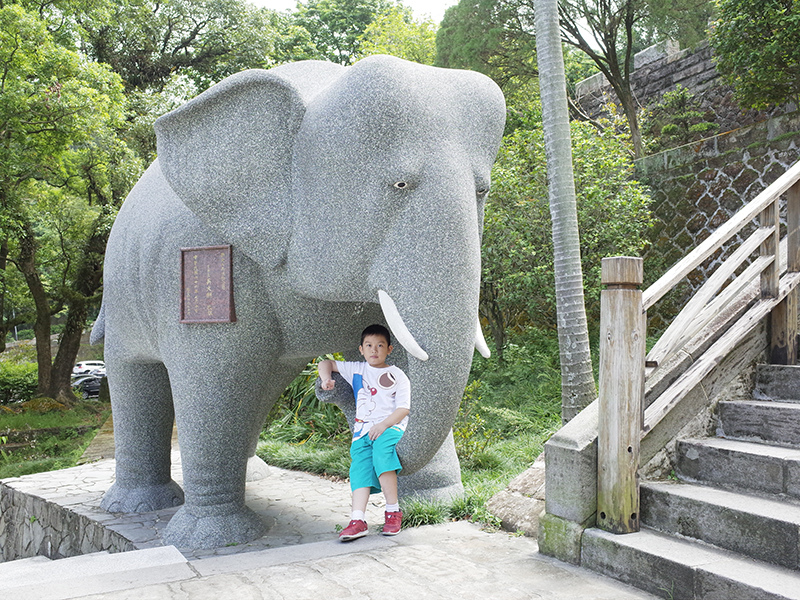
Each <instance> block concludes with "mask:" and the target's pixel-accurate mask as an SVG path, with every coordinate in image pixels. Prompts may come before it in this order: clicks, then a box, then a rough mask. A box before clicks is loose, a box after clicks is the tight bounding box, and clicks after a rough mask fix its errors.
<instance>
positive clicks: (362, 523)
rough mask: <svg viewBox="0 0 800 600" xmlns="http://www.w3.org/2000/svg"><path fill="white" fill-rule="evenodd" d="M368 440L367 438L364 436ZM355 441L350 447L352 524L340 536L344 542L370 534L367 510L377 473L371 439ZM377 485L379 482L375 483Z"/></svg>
mask: <svg viewBox="0 0 800 600" xmlns="http://www.w3.org/2000/svg"><path fill="white" fill-rule="evenodd" d="M364 438H366V436H364ZM364 438H360V439H358V440H354V441H353V443H352V444H351V446H350V458H351V459H352V462H351V463H350V488H351V489H352V490H353V501H352V508H353V512H352V514H351V515H350V523H349V524H348V525H347V527H345V528H344V529H343V530H342V532H341V533H340V534H339V539H340V540H341V541H343V542H349V541H351V540H356V539H358V538H360V537H364V536H365V535H367V533H368V528H367V519H366V514H365V513H366V510H367V503H368V502H369V495H370V493H371V492H372V483H373V479H375V473H374V470H373V469H372V444H371V443H370V442H369V439H364ZM375 483H376V484H377V483H378V482H377V481H375Z"/></svg>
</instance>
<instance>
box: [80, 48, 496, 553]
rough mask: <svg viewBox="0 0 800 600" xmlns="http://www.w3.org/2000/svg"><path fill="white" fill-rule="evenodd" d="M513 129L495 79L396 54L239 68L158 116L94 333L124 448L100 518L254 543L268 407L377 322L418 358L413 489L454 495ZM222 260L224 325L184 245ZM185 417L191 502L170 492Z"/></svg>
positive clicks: (184, 542)
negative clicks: (497, 188)
mask: <svg viewBox="0 0 800 600" xmlns="http://www.w3.org/2000/svg"><path fill="white" fill-rule="evenodd" d="M504 122H505V103H504V99H503V95H502V93H501V92H500V90H499V88H498V87H497V86H496V85H495V84H494V83H493V82H492V81H491V80H490V79H488V78H487V77H485V76H483V75H480V74H477V73H474V72H468V71H458V70H448V69H439V68H434V67H429V66H423V65H419V64H415V63H410V62H407V61H404V60H400V59H397V58H393V57H388V56H374V57H369V58H365V59H363V60H361V61H359V62H358V63H356V64H355V65H353V66H351V67H342V66H339V65H334V64H331V63H326V62H320V61H303V62H297V63H292V64H287V65H283V66H280V67H276V68H273V69H270V70H251V71H244V72H241V73H238V74H236V75H233V76H231V77H229V78H227V79H225V80H224V81H222V82H220V83H219V84H217V85H215V86H213V87H212V88H210V89H209V90H207V91H206V92H204V93H202V94H200V95H199V96H198V97H196V98H195V99H193V100H191V101H190V102H188V103H186V104H185V105H183V106H181V107H179V108H178V109H176V110H174V111H172V112H170V113H168V114H166V115H164V116H163V117H161V118H160V119H158V121H157V122H156V125H155V129H156V134H157V139H158V146H157V148H158V159H157V160H156V161H154V162H153V164H152V165H151V166H150V167H149V168H148V169H147V171H146V172H145V174H144V175H143V176H142V178H141V179H140V180H139V182H138V183H137V184H136V186H135V187H134V188H133V190H132V191H131V193H130V194H129V196H128V197H127V199H126V200H125V202H124V204H123V206H122V208H121V209H120V211H119V215H118V216H117V219H116V222H115V223H114V226H113V229H112V231H111V234H110V237H109V241H108V248H107V252H106V258H105V275H104V277H105V284H104V296H103V306H102V309H101V313H100V316H99V318H98V320H97V322H96V324H95V327H94V330H93V332H92V339H93V341H97V340H99V339H103V338H104V339H105V361H106V364H107V369H108V381H109V386H110V392H111V399H112V409H113V414H114V425H115V438H116V460H117V463H116V480H115V483H114V484H113V485H112V487H111V488H110V489H109V490H108V491H107V492H106V494H105V496H104V498H103V501H102V507H103V508H105V509H106V510H109V511H111V512H144V511H150V510H158V509H161V508H164V507H168V506H175V505H178V504H180V503H183V506H181V508H180V509H179V510H178V512H177V513H176V514H175V515H174V517H173V518H172V520H171V521H170V523H169V524H168V526H167V527H166V529H165V530H164V533H163V538H164V540H165V542H167V543H171V544H174V545H176V546H180V547H195V548H197V547H213V546H220V545H225V544H230V543H243V542H245V541H249V540H251V539H255V538H257V537H260V536H261V535H263V534H264V532H265V527H264V525H263V523H262V522H261V520H260V519H259V518H258V516H257V515H256V514H255V513H254V512H252V511H251V510H250V509H248V508H247V507H246V506H245V502H244V488H245V477H246V470H247V463H248V457H251V456H253V453H254V449H255V444H256V441H257V439H258V434H259V430H260V429H261V427H262V426H263V423H264V421H265V419H266V415H267V413H268V411H269V410H270V408H271V406H272V404H273V403H274V402H275V400H276V399H277V398H278V397H279V395H280V394H281V392H282V391H283V390H284V389H285V387H286V386H287V385H288V384H289V383H290V382H291V381H292V379H293V378H294V377H295V376H296V375H297V374H298V373H299V372H300V371H301V370H302V369H303V367H304V366H305V365H306V364H307V363H308V361H309V359H310V358H313V357H314V356H318V355H321V354H324V353H329V352H335V351H344V350H347V349H353V350H354V349H355V348H356V347H357V345H358V342H359V334H360V332H361V330H362V328H363V327H365V326H366V325H368V324H371V323H374V322H379V323H385V324H387V325H388V326H389V328H390V329H391V331H392V333H393V335H394V337H395V339H396V342H395V346H396V347H397V346H398V345H402V346H403V347H404V348H405V350H406V353H402V352H396V353H395V354H402V355H403V356H401V357H400V366H401V367H402V368H403V369H404V370H405V371H406V373H407V374H408V376H409V377H410V379H411V382H412V386H413V389H412V393H413V396H412V403H413V409H412V411H413V412H412V416H411V419H410V423H409V426H408V430H407V432H406V435H405V436H404V438H403V439H402V441H401V442H400V444H399V445H398V448H397V451H398V454H399V456H400V458H401V461H402V464H403V469H404V471H403V473H404V474H407V475H409V481H412V482H414V481H415V480H414V477H415V475H414V474H415V473H417V472H419V473H418V475H420V474H423V473H425V472H426V469H428V470H430V473H431V477H432V479H433V481H434V483H433V484H429V487H432V488H437V487H440V488H452V486H457V487H458V486H460V476H459V474H458V464H457V459H455V458H454V457H455V454H454V451H453V444H452V436H450V437H449V441H448V442H447V443H446V444H444V446H443V445H442V444H443V442H445V441H446V440H448V434H449V433H450V431H451V427H452V424H453V421H454V419H455V416H456V414H457V411H458V407H459V402H460V400H461V397H462V394H463V390H464V386H465V385H466V381H467V376H468V372H469V369H470V364H471V361H472V356H473V351H474V349H475V348H476V345H477V347H478V349H479V350H480V351H482V352H483V353H488V349H487V348H486V344H485V342H484V341H483V336H482V334H481V332H480V326H479V324H478V312H477V311H478V292H479V278H480V239H481V229H482V220H483V210H484V202H485V199H486V194H487V192H488V190H489V175H490V169H491V166H492V163H493V161H494V159H495V155H496V153H497V150H498V147H499V143H500V140H501V136H502V133H503V127H504ZM217 247H223V248H227V253H228V254H227V257H228V258H227V260H228V263H226V264H227V265H228V266H227V267H224V268H229V272H228V273H227V274H226V273H223V274H222V275H220V273H219V270H220V269H222V270H223V271H224V268H223V267H214V268H215V269H216V270H215V273H214V276H215V277H218V276H219V277H221V281H222V283H218V282H216V279H215V285H217V286H219V285H221V286H222V289H223V291H224V288H225V283H224V282H225V281H226V279H225V277H226V276H227V281H229V283H230V286H231V287H232V289H230V290H228V292H227V293H228V294H229V295H230V299H231V300H232V304H231V306H228V308H227V309H225V308H224V307H223V312H224V311H225V310H227V312H226V313H225V314H226V315H227V317H225V318H223V319H222V321H221V322H213V320H211V319H209V320H203V319H196V320H192V319H188V318H186V313H185V312H184V311H186V310H187V308H186V305H187V304H188V305H189V309H192V307H193V306H194V305H195V304H197V305H198V306H200V305H202V306H203V307H204V306H205V304H202V302H203V301H204V300H203V291H204V290H203V289H200V288H201V287H202V286H203V285H205V275H203V274H200V275H198V274H197V272H195V273H194V275H191V273H190V274H189V275H188V277H187V271H186V269H187V268H190V267H187V266H186V264H187V263H186V260H187V259H186V257H187V256H192V254H191V252H189V253H188V254H187V249H214V248H217ZM194 256H200V257H201V258H202V257H203V254H202V252H199V254H196V255H194ZM220 256H222V257H223V258H221V259H220V260H222V261H223V262H224V261H225V260H226V259H225V258H224V253H221V254H220ZM220 264H222V263H220ZM209 269H210V267H209ZM196 270H197V269H196V268H195V271H196ZM210 273H211V271H210V270H209V278H208V282H209V285H210V281H211V275H210ZM192 277H194V279H192ZM193 287H194V289H192V288H193ZM209 289H210V287H209ZM215 290H216V291H215V292H214V294H217V293H218V290H217V289H216V288H215ZM211 295H212V294H211V292H209V297H211ZM215 297H216V296H215ZM194 307H195V308H196V306H194ZM209 307H210V305H209ZM214 310H216V309H214ZM211 312H213V311H212V309H211V308H209V314H210V313H211ZM226 319H227V320H226ZM395 354H393V357H394V356H395ZM173 418H174V419H175V421H176V423H177V427H178V438H179V443H180V448H181V453H182V464H183V485H184V490H185V498H184V490H181V489H180V487H179V486H178V485H177V484H176V483H175V482H174V481H172V480H171V477H170V435H171V430H172V424H173ZM440 447H441V448H442V450H440ZM437 452H438V455H437ZM437 456H438V458H437V459H436V460H434V461H432V459H433V458H434V457H437ZM448 456H451V457H453V459H454V460H455V461H456V462H455V470H453V466H452V464H450V465H449V466H448V464H447V463H448V458H447V457H448ZM431 461H432V462H433V463H434V465H436V464H438V466H433V467H426V465H427V464H428V463H429V462H431ZM437 469H438V471H439V473H438V474H436V472H435V471H437ZM422 479H426V478H425V477H422ZM425 485H426V484H424V483H423V482H422V481H421V480H420V479H419V478H418V479H417V480H416V482H415V483H412V484H411V486H410V487H411V488H414V487H415V486H421V487H424V486H425ZM405 487H406V488H408V487H409V486H408V485H407V486H405Z"/></svg>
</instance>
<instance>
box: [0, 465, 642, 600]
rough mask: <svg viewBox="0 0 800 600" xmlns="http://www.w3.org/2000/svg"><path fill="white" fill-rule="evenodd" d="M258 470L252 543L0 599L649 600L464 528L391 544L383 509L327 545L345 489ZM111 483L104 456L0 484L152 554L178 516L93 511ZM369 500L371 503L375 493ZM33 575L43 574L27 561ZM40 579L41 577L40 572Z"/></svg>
mask: <svg viewBox="0 0 800 600" xmlns="http://www.w3.org/2000/svg"><path fill="white" fill-rule="evenodd" d="M173 462H174V465H173V475H174V478H175V479H176V481H178V482H180V480H181V473H180V454H179V452H177V451H176V452H174V453H173ZM265 474H266V476H265V478H264V479H262V480H260V481H257V482H250V483H248V484H247V492H246V493H247V503H248V505H249V506H250V507H251V508H253V509H254V510H255V511H256V512H258V513H259V514H260V515H261V516H262V518H263V519H264V520H265V521H266V523H267V524H268V525H269V532H268V533H267V535H266V536H264V537H263V538H261V539H259V540H256V541H254V542H251V543H249V544H241V545H238V546H232V547H227V548H217V549H214V550H202V551H191V550H186V549H179V550H180V551H181V553H182V554H183V557H184V559H185V562H182V564H180V565H174V566H164V567H163V568H162V571H163V573H161V574H159V578H157V579H155V581H164V583H153V581H154V579H153V576H152V573H150V574H148V573H146V572H145V571H135V570H131V572H130V575H129V577H127V578H126V577H124V573H123V576H122V580H120V577H119V576H117V577H116V578H115V579H114V585H115V586H116V587H115V588H112V589H116V590H117V591H109V592H105V593H101V594H94V595H92V594H93V593H94V592H91V593H84V592H83V591H81V588H80V586H79V585H78V587H75V588H74V590H73V591H72V592H70V593H66V595H65V594H64V592H63V591H62V592H59V594H56V593H55V592H54V591H52V590H55V589H56V588H57V587H58V585H56V584H53V586H54V587H53V588H48V587H47V586H42V587H41V588H39V587H37V588H36V589H35V591H34V592H33V593H32V595H26V594H25V593H22V590H20V592H19V593H16V594H15V593H14V591H13V590H8V593H9V595H8V597H10V598H11V597H13V598H15V599H16V600H23V599H24V598H41V599H46V598H53V599H55V598H93V599H94V598H96V599H100V598H109V599H110V598H114V599H130V600H150V599H152V600H159V599H175V600H184V599H185V600H188V599H191V600H203V599H205V598H209V599H214V600H216V599H218V598H235V599H237V600H238V599H249V598H253V599H265V600H266V599H287V600H288V599H292V600H302V599H304V598H309V599H312V598H313V599H314V600H319V599H320V598H322V599H323V600H336V599H339V598H354V599H355V598H358V599H373V598H374V599H376V600H377V599H383V600H387V599H388V600H392V599H405V598H409V599H411V598H413V599H415V600H418V599H423V598H424V599H428V598H432V599H440V598H441V599H451V598H453V599H455V598H459V599H464V600H471V599H475V600H478V599H480V600H486V599H493V598H497V599H502V600H509V599H515V598H520V599H522V598H526V599H528V598H544V599H550V600H581V599H593V600H634V599H637V600H638V599H643V600H644V599H652V598H653V596H651V595H649V594H646V593H644V592H641V591H638V590H636V589H634V588H630V587H628V586H625V585H622V584H620V583H617V582H615V581H613V580H611V579H607V578H604V577H601V576H599V575H595V574H593V573H590V572H588V571H584V570H581V569H577V568H575V567H572V566H571V565H566V564H564V563H560V562H558V561H555V560H553V559H550V558H548V557H545V556H542V555H540V554H539V553H538V547H537V544H536V541H535V540H533V539H531V538H525V537H517V536H512V535H509V534H507V533H502V532H486V531H482V530H481V528H480V527H479V526H478V525H475V524H472V523H466V522H459V523H448V524H444V525H437V526H428V527H420V528H414V529H406V530H403V531H402V532H401V533H400V535H398V536H396V537H383V536H380V535H376V531H375V530H376V529H377V525H378V524H379V523H382V507H381V506H378V505H377V504H375V503H371V504H370V506H369V507H368V519H369V521H370V524H371V526H372V527H371V529H372V532H371V533H372V535H370V536H368V537H366V538H362V539H360V540H356V541H354V542H350V543H347V544H343V543H340V542H339V541H338V540H337V535H336V527H337V525H343V524H345V522H346V521H347V518H348V513H349V504H350V491H349V486H348V485H347V484H346V483H342V482H336V481H330V480H327V479H322V478H319V477H315V476H313V475H309V474H306V473H299V472H294V471H286V470H283V469H278V468H275V467H268V468H267V469H266V473H265ZM113 476H114V461H113V460H112V459H103V460H101V461H99V462H95V463H91V464H85V465H82V466H78V467H75V468H72V469H65V470H63V471H53V472H49V473H40V474H37V475H29V476H25V477H20V478H16V479H7V480H4V481H3V484H4V485H6V486H8V487H10V488H13V489H14V490H15V491H17V492H23V493H25V494H30V495H33V496H38V497H40V498H44V499H46V500H48V501H50V502H53V503H56V504H59V505H61V506H64V507H65V508H67V509H69V510H71V511H75V512H77V513H79V514H82V515H85V516H87V517H89V518H90V519H93V520H94V521H96V522H97V523H100V524H102V525H103V526H104V527H105V528H108V529H113V530H114V531H116V532H117V533H119V534H121V535H123V536H124V537H126V538H127V539H129V540H130V541H131V542H133V545H134V546H135V547H136V548H140V549H146V548H158V547H160V546H161V541H160V538H159V536H158V533H159V531H160V530H161V529H162V528H163V527H164V525H165V524H166V523H167V522H168V521H169V519H170V518H171V516H172V514H174V512H175V510H177V509H170V510H165V511H158V512H156V513H147V514H141V515H119V514H117V515H112V514H108V513H105V512H104V511H102V510H101V509H100V508H99V503H100V498H101V497H102V494H103V492H104V491H105V490H106V489H107V488H108V487H109V486H110V484H111V482H112V481H113ZM373 498H375V500H376V501H377V499H378V498H379V496H373ZM165 550H166V549H165ZM112 556H116V557H118V556H120V555H118V554H116V555H112ZM179 558H180V557H179ZM65 560H67V561H68V560H72V559H65ZM57 562H59V563H60V562H61V561H57ZM6 564H13V563H6ZM36 568H37V569H39V568H41V569H44V568H45V567H44V566H42V567H39V565H38V563H37V566H36ZM41 573H42V576H43V575H44V571H41ZM162 575H163V579H162V578H160V577H161V576H162ZM81 577H82V579H84V580H85V584H86V585H85V587H86V590H87V592H88V591H89V590H97V589H102V588H98V587H96V586H97V585H98V582H97V579H102V578H103V577H107V578H109V580H110V579H111V577H110V576H99V575H98V576H96V577H95V578H94V579H92V577H91V574H90V573H87V574H86V575H85V576H83V575H81ZM90 584H91V585H90ZM65 585H66V584H65V583H64V582H63V581H62V582H61V587H60V588H59V589H62V590H63V588H64V587H65ZM70 585H71V584H70ZM76 585H77V584H76ZM92 585H94V586H95V587H92ZM2 587H3V586H2V581H0V589H2ZM67 587H69V586H67ZM48 590H50V591H48ZM0 595H3V594H2V593H0Z"/></svg>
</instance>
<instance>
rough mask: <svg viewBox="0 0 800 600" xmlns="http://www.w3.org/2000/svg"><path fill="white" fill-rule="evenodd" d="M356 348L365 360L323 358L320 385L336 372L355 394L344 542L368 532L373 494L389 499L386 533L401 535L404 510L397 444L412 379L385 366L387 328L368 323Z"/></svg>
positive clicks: (331, 385) (328, 387) (330, 383)
mask: <svg viewBox="0 0 800 600" xmlns="http://www.w3.org/2000/svg"><path fill="white" fill-rule="evenodd" d="M358 351H359V352H360V353H361V355H362V356H363V357H364V360H365V361H366V362H342V361H333V360H324V361H322V362H321V363H319V365H318V368H319V377H320V379H321V380H322V388H323V389H325V390H332V389H333V388H334V381H333V379H332V373H333V372H334V371H335V372H337V373H339V374H340V375H341V376H342V377H343V378H344V379H345V381H349V382H351V384H352V386H353V393H354V394H355V396H356V421H355V424H354V426H353V441H352V444H351V445H350V457H351V458H352V463H351V465H350V488H351V489H352V490H353V512H352V515H351V516H350V519H351V520H350V523H349V524H348V525H347V527H345V528H344V530H343V531H342V532H341V533H340V534H339V539H340V540H341V541H343V542H349V541H351V540H355V539H358V538H360V537H364V536H365V535H367V531H368V528H367V521H366V515H365V512H366V510H367V502H369V495H370V493H378V492H380V491H381V488H383V495H384V497H385V498H386V514H385V518H386V522H385V524H384V526H383V535H397V534H398V533H400V526H401V522H402V519H403V513H402V512H401V511H400V505H399V499H398V496H397V472H398V471H400V469H401V466H400V460H399V459H398V458H397V452H396V451H395V446H396V445H397V442H398V441H400V438H401V437H402V435H403V432H404V431H405V428H406V423H407V422H408V414H409V409H410V407H411V385H410V383H409V380H408V377H406V374H405V373H403V371H401V370H400V369H398V368H397V367H395V366H391V365H388V364H386V358H387V357H388V356H389V355H390V354H391V353H392V345H391V339H390V337H389V330H388V329H386V328H385V327H384V326H383V325H370V326H369V327H367V328H366V329H365V330H364V331H363V332H362V333H361V345H360V346H359V347H358Z"/></svg>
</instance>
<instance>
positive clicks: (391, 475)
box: [353, 471, 399, 506]
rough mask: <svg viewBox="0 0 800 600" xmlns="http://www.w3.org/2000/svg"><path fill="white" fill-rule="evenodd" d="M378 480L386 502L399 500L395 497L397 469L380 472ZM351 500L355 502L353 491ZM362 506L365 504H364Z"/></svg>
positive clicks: (392, 502) (393, 502) (394, 502)
mask: <svg viewBox="0 0 800 600" xmlns="http://www.w3.org/2000/svg"><path fill="white" fill-rule="evenodd" d="M378 480H379V481H380V482H381V489H382V490H383V497H384V498H385V499H386V504H390V505H391V504H397V503H398V501H399V499H398V497H397V471H386V472H385V473H381V475H380V476H379V477H378ZM353 501H354V502H355V492H354V493H353ZM364 506H366V504H364Z"/></svg>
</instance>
